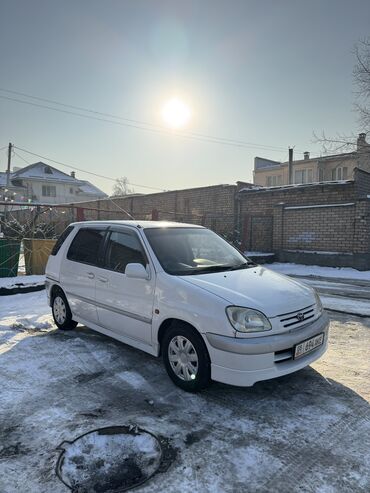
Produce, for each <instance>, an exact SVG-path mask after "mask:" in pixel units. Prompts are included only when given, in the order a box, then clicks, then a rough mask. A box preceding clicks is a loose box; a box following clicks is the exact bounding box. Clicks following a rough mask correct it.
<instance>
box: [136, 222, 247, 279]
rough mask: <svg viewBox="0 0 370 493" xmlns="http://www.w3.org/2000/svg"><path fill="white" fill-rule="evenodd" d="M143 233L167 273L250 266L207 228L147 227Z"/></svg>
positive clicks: (204, 271)
mask: <svg viewBox="0 0 370 493" xmlns="http://www.w3.org/2000/svg"><path fill="white" fill-rule="evenodd" d="M144 233H145V235H146V237H147V238H148V241H149V243H150V246H151V247H152V249H153V250H154V253H155V255H156V256H157V258H158V260H159V262H160V264H161V265H162V267H163V269H164V270H165V271H166V272H167V273H169V274H173V275H193V274H207V273H211V272H218V271H225V270H236V269H244V268H249V267H250V266H251V265H252V262H251V261H249V260H248V259H247V258H245V257H244V256H243V255H242V254H241V253H240V252H238V251H237V250H236V249H235V248H234V247H233V246H231V245H230V244H229V243H227V242H226V241H225V240H223V239H222V238H220V237H219V236H218V235H217V234H216V233H214V232H213V231H210V230H208V229H203V228H148V229H145V230H144Z"/></svg>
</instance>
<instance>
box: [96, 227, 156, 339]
mask: <svg viewBox="0 0 370 493" xmlns="http://www.w3.org/2000/svg"><path fill="white" fill-rule="evenodd" d="M130 263H140V264H142V265H144V266H145V267H146V269H147V271H148V273H149V272H150V271H151V274H150V277H149V278H148V279H133V278H129V277H127V276H126V275H125V269H126V265H127V264H130ZM154 289H155V276H154V270H153V268H152V267H150V266H149V265H148V258H147V255H146V254H145V251H144V248H143V244H142V242H141V240H140V238H139V236H138V234H137V232H136V231H135V230H133V229H130V228H119V229H112V230H110V231H109V232H108V237H107V239H106V247H105V265H104V268H99V269H98V272H97V277H96V304H97V311H98V319H99V325H101V326H102V327H104V328H107V329H110V330H112V331H113V332H116V333H118V334H120V335H122V336H125V337H129V338H130V339H132V340H133V341H138V342H140V343H145V344H149V345H151V344H152V335H151V321H152V310H153V302H154ZM133 344H134V343H133Z"/></svg>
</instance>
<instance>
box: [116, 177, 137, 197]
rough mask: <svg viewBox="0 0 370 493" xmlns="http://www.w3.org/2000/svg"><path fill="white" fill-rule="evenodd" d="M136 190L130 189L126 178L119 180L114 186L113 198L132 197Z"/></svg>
mask: <svg viewBox="0 0 370 493" xmlns="http://www.w3.org/2000/svg"><path fill="white" fill-rule="evenodd" d="M134 192H135V191H134V189H133V188H130V187H129V182H128V179H127V177H126V176H121V178H117V180H116V183H115V184H114V185H113V196H115V197H117V196H123V195H130V194H131V193H134Z"/></svg>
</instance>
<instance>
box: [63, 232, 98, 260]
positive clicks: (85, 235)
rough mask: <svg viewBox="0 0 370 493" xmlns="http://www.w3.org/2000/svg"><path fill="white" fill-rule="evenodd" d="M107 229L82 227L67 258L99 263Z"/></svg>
mask: <svg viewBox="0 0 370 493" xmlns="http://www.w3.org/2000/svg"><path fill="white" fill-rule="evenodd" d="M104 234H105V230H99V229H92V228H88V229H80V230H79V232H78V233H77V234H76V236H75V237H74V239H73V241H72V243H71V246H70V247H69V250H68V253H67V258H68V259H69V260H73V261H75V262H82V263H84V264H91V265H98V264H99V261H98V255H99V250H100V247H101V244H102V241H103V238H104Z"/></svg>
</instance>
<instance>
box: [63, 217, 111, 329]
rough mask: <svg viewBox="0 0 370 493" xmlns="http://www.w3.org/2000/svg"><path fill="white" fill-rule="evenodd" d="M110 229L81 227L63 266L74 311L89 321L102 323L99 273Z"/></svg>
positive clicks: (64, 277)
mask: <svg viewBox="0 0 370 493" xmlns="http://www.w3.org/2000/svg"><path fill="white" fill-rule="evenodd" d="M106 230H107V228H106V227H104V226H102V227H86V228H84V227H82V228H80V229H79V230H78V231H77V234H76V236H75V237H74V238H73V240H72V242H71V245H70V247H69V249H68V252H67V255H66V256H65V257H64V260H63V262H62V266H61V274H60V282H61V285H62V288H63V289H64V291H65V293H66V296H67V299H68V303H69V305H70V307H71V310H72V313H73V315H75V316H76V317H77V318H80V319H82V320H84V321H86V322H93V323H97V322H98V315H97V310H96V306H95V286H96V272H97V265H98V263H99V262H100V261H101V258H102V257H101V256H102V253H103V244H104V237H105V233H106Z"/></svg>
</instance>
